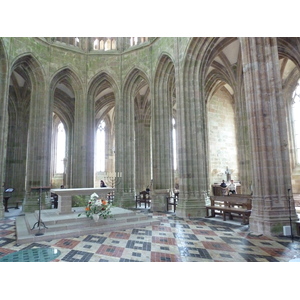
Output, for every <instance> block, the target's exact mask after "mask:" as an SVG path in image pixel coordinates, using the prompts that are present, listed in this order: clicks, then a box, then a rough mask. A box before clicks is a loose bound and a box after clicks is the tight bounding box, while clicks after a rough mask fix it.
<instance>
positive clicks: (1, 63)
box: [0, 41, 9, 219]
mask: <svg viewBox="0 0 300 300" xmlns="http://www.w3.org/2000/svg"><path fill="white" fill-rule="evenodd" d="M7 70H8V67H7V60H6V57H5V52H4V47H3V45H2V41H0V219H3V218H4V207H3V192H4V187H5V186H4V181H5V164H6V145H7V126H8V114H7V105H8V97H7V95H8V84H9V80H8V71H7Z"/></svg>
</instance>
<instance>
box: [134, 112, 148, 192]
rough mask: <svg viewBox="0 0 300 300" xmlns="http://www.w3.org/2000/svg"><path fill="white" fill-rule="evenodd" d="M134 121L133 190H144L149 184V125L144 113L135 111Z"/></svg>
mask: <svg viewBox="0 0 300 300" xmlns="http://www.w3.org/2000/svg"><path fill="white" fill-rule="evenodd" d="M136 119H137V120H136V121H135V153H136V155H135V160H136V166H135V174H136V182H135V190H136V193H139V192H141V191H144V190H145V189H146V187H147V185H150V179H151V178H150V174H151V163H150V162H151V156H150V145H151V144H150V127H149V126H147V125H146V124H145V120H144V115H143V114H142V113H141V114H138V113H137V112H136Z"/></svg>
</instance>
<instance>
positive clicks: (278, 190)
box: [240, 37, 298, 235]
mask: <svg viewBox="0 0 300 300" xmlns="http://www.w3.org/2000/svg"><path fill="white" fill-rule="evenodd" d="M240 41H241V52H242V60H243V71H244V82H245V95H246V102H247V111H248V121H249V122H248V125H249V132H250V140H251V152H252V160H251V165H252V174H253V209H252V213H251V217H250V230H251V231H252V232H255V233H263V234H267V235H269V234H278V233H282V230H283V228H282V226H284V225H289V216H290V213H289V204H290V206H291V219H292V220H293V221H295V220H297V219H298V218H297V215H296V212H295V206H294V201H293V197H292V192H291V191H290V194H289V190H290V189H291V170H290V161H289V155H288V141H287V137H288V135H287V123H286V117H287V116H286V107H285V103H284V101H283V96H282V82H281V78H280V69H279V60H278V50H277V42H276V38H268V37H266V38H264V37H261V38H241V39H240Z"/></svg>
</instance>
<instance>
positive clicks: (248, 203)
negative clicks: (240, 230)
mask: <svg viewBox="0 0 300 300" xmlns="http://www.w3.org/2000/svg"><path fill="white" fill-rule="evenodd" d="M210 202H211V203H210V205H207V206H206V218H212V217H215V216H216V215H221V216H222V217H223V220H224V221H226V217H227V215H228V216H229V218H230V219H231V220H232V219H233V217H239V218H242V225H247V224H249V217H250V214H251V210H252V198H251V196H250V195H241V194H236V195H230V196H211V197H210ZM209 212H211V213H210V214H209Z"/></svg>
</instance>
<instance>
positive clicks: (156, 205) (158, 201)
mask: <svg viewBox="0 0 300 300" xmlns="http://www.w3.org/2000/svg"><path fill="white" fill-rule="evenodd" d="M174 76H175V71H174V64H173V62H172V61H171V60H170V58H169V57H162V59H161V61H160V63H159V66H158V69H157V72H156V75H155V82H154V95H153V100H152V102H151V112H152V122H151V124H152V132H151V134H152V169H153V188H152V191H151V199H152V202H151V208H152V210H153V211H166V197H167V196H169V194H170V192H169V191H170V189H171V188H172V187H173V185H174V183H173V182H172V181H173V178H174V175H173V172H174V164H173V139H172V129H173V126H172V117H173V93H172V92H170V91H173V90H174V86H173V84H174Z"/></svg>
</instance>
